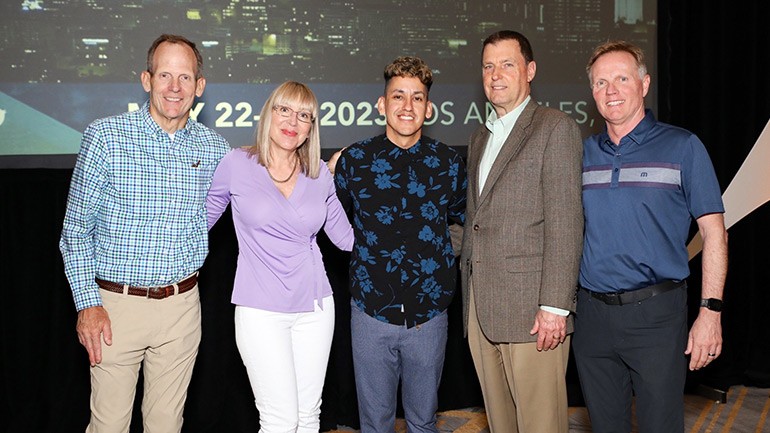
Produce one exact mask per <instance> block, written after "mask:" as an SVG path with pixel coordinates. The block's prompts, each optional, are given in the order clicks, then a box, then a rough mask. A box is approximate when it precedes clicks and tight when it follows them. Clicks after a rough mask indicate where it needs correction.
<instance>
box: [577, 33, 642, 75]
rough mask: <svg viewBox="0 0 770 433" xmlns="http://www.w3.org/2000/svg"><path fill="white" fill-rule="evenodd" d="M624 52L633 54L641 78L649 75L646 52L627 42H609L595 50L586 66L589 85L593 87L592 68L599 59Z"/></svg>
mask: <svg viewBox="0 0 770 433" xmlns="http://www.w3.org/2000/svg"><path fill="white" fill-rule="evenodd" d="M617 51H620V52H623V53H628V54H631V56H632V57H633V58H634V60H635V61H636V67H637V68H638V70H639V78H644V76H645V75H647V65H646V64H645V63H644V51H642V49H641V48H639V47H637V46H636V45H634V44H632V43H630V42H626V41H607V42H605V43H603V44H601V45H599V46H597V47H596V48H594V52H593V54H591V58H590V59H589V60H588V64H587V65H586V75H588V84H589V85H591V86H593V80H592V77H591V68H592V67H593V66H594V63H596V61H597V60H599V57H601V56H603V55H605V54H608V53H613V52H617Z"/></svg>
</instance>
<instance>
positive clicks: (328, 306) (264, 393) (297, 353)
mask: <svg viewBox="0 0 770 433" xmlns="http://www.w3.org/2000/svg"><path fill="white" fill-rule="evenodd" d="M323 306H324V308H323V310H321V309H320V308H319V307H318V304H317V303H316V306H315V311H313V312H308V313H275V312H271V311H265V310H259V309H255V308H249V307H243V306H236V307H235V341H236V343H237V345H238V350H239V351H240V353H241V358H242V359H243V364H244V365H245V366H246V371H247V372H248V374H249V382H250V383H251V389H252V391H253V392H254V401H255V402H256V405H257V410H259V426H260V429H259V431H260V433H289V432H292V433H294V432H301V433H305V432H313V433H317V432H318V431H319V429H320V421H319V417H320V414H321V392H322V391H323V385H324V378H325V376H326V365H327V363H328V361H329V350H330V348H331V344H332V335H333V334H334V299H333V298H332V297H331V296H328V297H326V298H324V299H323Z"/></svg>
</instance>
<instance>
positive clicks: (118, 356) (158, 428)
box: [86, 287, 201, 433]
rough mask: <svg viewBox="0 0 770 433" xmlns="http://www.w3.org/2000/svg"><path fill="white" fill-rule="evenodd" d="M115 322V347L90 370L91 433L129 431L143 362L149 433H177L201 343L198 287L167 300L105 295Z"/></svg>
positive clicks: (144, 409) (145, 417)
mask: <svg viewBox="0 0 770 433" xmlns="http://www.w3.org/2000/svg"><path fill="white" fill-rule="evenodd" d="M100 293H101V296H102V302H103V303H104V308H105V309H106V310H107V313H108V314H109V315H110V321H111V324H112V346H107V345H105V344H104V342H102V362H101V363H100V364H97V365H96V366H95V367H93V368H91V422H90V423H89V425H88V428H87V429H86V432H87V433H113V432H114V433H119V432H120V433H123V432H128V428H129V424H130V422H131V411H132V408H133V403H134V396H135V394H136V382H137V378H138V374H139V367H140V366H142V364H143V372H144V396H143V398H142V414H143V420H144V432H145V433H178V432H180V431H181V430H182V412H183V410H184V402H185V399H186V398H187V386H188V385H189V383H190V378H191V377H192V371H193V365H194V364H195V357H196V355H197V354H198V344H199V343H200V339H201V326H200V325H201V315H200V301H199V298H198V288H197V287H195V288H193V289H191V290H190V291H188V292H186V293H183V294H181V295H180V294H177V295H174V296H170V297H168V298H166V299H162V300H157V299H146V298H142V297H138V296H129V295H126V294H119V293H113V292H109V291H106V290H101V291H100Z"/></svg>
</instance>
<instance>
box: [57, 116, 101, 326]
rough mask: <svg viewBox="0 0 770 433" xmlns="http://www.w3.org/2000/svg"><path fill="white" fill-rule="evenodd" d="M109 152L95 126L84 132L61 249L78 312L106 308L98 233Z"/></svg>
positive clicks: (65, 219) (65, 270) (73, 175)
mask: <svg viewBox="0 0 770 433" xmlns="http://www.w3.org/2000/svg"><path fill="white" fill-rule="evenodd" d="M107 170H108V160H107V150H106V145H105V143H104V138H103V137H102V135H101V133H100V131H99V130H98V128H97V127H95V126H94V125H93V124H92V125H89V127H88V128H87V129H86V131H85V132H84V133H83V138H82V140H81V144H80V153H79V154H78V159H77V162H76V163H75V170H74V171H73V173H72V182H71V183H70V191H69V197H68V199H67V210H66V213H65V215H64V225H63V229H62V234H61V239H60V241H59V250H60V251H61V253H62V258H63V260H64V272H65V274H66V275H67V280H68V281H69V284H70V288H71V289H72V296H73V298H74V300H75V307H76V308H77V310H78V311H80V310H82V309H84V308H89V307H95V306H100V305H102V298H101V295H100V294H99V287H98V286H97V285H96V282H95V281H94V278H95V277H96V270H95V269H96V264H95V260H94V251H95V240H94V238H95V231H96V224H97V214H98V210H99V206H100V205H101V204H102V203H103V201H104V190H105V188H106V185H107V179H108V176H107Z"/></svg>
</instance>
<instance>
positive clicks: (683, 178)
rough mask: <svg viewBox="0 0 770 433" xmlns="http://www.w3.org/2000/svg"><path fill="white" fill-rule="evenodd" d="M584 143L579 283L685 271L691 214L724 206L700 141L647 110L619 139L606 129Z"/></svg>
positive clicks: (628, 282)
mask: <svg viewBox="0 0 770 433" xmlns="http://www.w3.org/2000/svg"><path fill="white" fill-rule="evenodd" d="M583 144H584V148H583V208H584V212H585V242H584V243H583V258H582V262H581V265H580V285H581V286H582V287H585V288H587V289H589V290H592V291H595V292H617V291H620V290H632V289H638V288H642V287H646V286H649V285H652V284H657V283H659V282H662V281H663V280H667V279H671V280H683V279H685V278H687V276H688V275H689V274H690V270H689V266H688V254H687V244H686V243H687V237H688V234H689V229H690V224H691V223H692V219H693V218H695V219H697V218H699V217H701V216H703V215H706V214H710V213H723V212H724V205H723V204H722V196H721V191H720V189H719V183H718V182H717V178H716V175H715V173H714V167H713V165H712V164H711V160H710V159H709V156H708V153H707V152H706V148H705V147H704V146H703V143H702V142H701V141H700V140H699V139H698V137H696V136H695V134H693V133H691V132H689V131H687V130H684V129H682V128H677V127H675V126H671V125H668V124H665V123H662V122H658V121H656V120H655V116H653V114H652V112H651V111H650V110H646V114H645V117H644V119H643V120H642V121H641V122H640V123H639V124H638V125H637V126H636V128H634V130H633V131H631V132H630V133H629V134H628V135H626V136H625V137H623V138H622V139H621V140H620V145H618V146H616V145H614V144H613V143H612V141H611V140H610V137H609V135H608V134H607V132H606V131H605V132H602V133H600V134H596V135H593V136H591V137H588V138H586V139H585V140H584V142H583Z"/></svg>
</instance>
